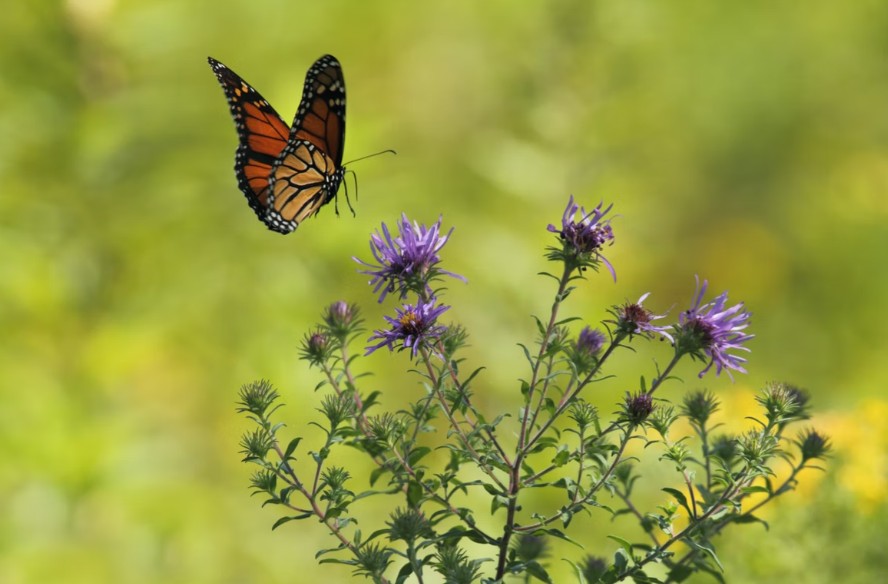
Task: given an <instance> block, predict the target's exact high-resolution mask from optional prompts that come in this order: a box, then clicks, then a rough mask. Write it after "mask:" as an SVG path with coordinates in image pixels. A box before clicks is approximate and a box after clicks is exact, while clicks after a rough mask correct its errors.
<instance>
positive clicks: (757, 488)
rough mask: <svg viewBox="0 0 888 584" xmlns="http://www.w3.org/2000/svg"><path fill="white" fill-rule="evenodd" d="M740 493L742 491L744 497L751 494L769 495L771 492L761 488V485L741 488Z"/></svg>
mask: <svg viewBox="0 0 888 584" xmlns="http://www.w3.org/2000/svg"><path fill="white" fill-rule="evenodd" d="M741 491H743V493H744V494H746V495H750V494H752V493H765V494H771V491H770V490H768V488H767V487H763V486H761V485H753V486H751V487H743V488H742V489H741Z"/></svg>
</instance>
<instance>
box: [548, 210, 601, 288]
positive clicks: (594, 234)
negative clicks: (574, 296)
mask: <svg viewBox="0 0 888 584" xmlns="http://www.w3.org/2000/svg"><path fill="white" fill-rule="evenodd" d="M603 207H604V203H599V204H598V206H597V207H595V208H594V209H592V210H591V211H589V212H588V213H587V212H586V209H585V207H580V206H579V205H577V204H576V203H575V202H574V198H573V195H571V196H570V200H568V202H567V207H566V208H565V209H564V214H563V215H562V217H561V229H558V228H557V227H555V226H554V225H552V224H550V225H549V226H548V227H547V229H548V230H549V231H551V232H552V233H557V234H558V235H559V238H560V240H561V247H560V248H556V247H552V248H549V253H548V254H547V257H548V258H549V259H550V260H553V261H563V262H565V264H566V265H567V266H568V268H570V269H571V270H574V269H580V270H583V269H585V268H592V269H593V270H596V271H597V270H598V265H599V264H604V265H605V267H607V269H608V271H610V273H611V275H612V276H613V278H614V281H616V280H617V274H616V272H615V271H614V267H613V266H612V265H611V263H610V262H609V261H607V258H605V257H604V256H603V255H601V249H602V248H603V247H604V245H605V244H606V243H611V244H612V242H613V240H614V231H613V229H612V228H611V224H610V219H605V218H604V216H605V215H607V214H608V213H609V212H610V210H611V208H613V205H610V206H608V207H607V208H606V209H603ZM578 211H579V217H577V212H578Z"/></svg>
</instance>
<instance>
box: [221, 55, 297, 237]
mask: <svg viewBox="0 0 888 584" xmlns="http://www.w3.org/2000/svg"><path fill="white" fill-rule="evenodd" d="M207 60H208V61H209V63H210V66H211V67H212V69H213V73H215V74H216V78H217V79H218V80H219V84H220V85H221V86H222V89H223V90H224V91H225V97H226V98H227V100H228V107H229V108H230V110H231V117H232V118H234V123H235V126H236V129H237V135H238V138H239V140H240V143H239V145H238V147H237V152H236V154H235V158H234V172H235V174H236V175H237V185H238V187H240V190H241V191H243V193H244V195H245V196H246V197H247V202H248V203H249V204H250V208H251V209H253V211H254V212H255V213H256V216H257V217H259V219H260V220H261V221H263V222H265V216H266V211H267V209H268V193H269V180H268V179H269V175H270V174H271V169H272V167H273V165H274V161H275V160H276V159H277V158H278V156H280V154H281V152H282V151H283V150H284V148H285V147H286V146H287V140H288V138H289V135H290V127H289V126H288V125H287V124H286V123H285V122H284V121H283V120H282V119H281V117H280V116H279V115H278V113H277V112H276V111H275V109H274V108H273V107H271V104H269V103H268V102H267V101H266V100H265V98H263V97H262V95H260V94H259V92H258V91H256V90H255V89H253V88H252V87H251V86H250V85H249V84H248V83H247V82H246V81H244V80H243V79H242V78H241V77H240V76H239V75H238V74H237V73H235V72H234V71H232V70H231V69H229V68H228V67H226V66H225V65H223V64H222V63H220V62H219V61H217V60H215V59H213V58H212V57H208V58H207ZM269 227H270V226H269Z"/></svg>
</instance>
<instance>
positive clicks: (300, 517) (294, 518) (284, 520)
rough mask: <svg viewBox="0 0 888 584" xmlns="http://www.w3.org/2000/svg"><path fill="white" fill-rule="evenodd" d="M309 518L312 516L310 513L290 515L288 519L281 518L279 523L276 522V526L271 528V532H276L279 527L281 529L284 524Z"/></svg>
mask: <svg viewBox="0 0 888 584" xmlns="http://www.w3.org/2000/svg"><path fill="white" fill-rule="evenodd" d="M309 516H310V514H309V513H304V514H302V515H288V516H287V517H281V518H280V519H278V520H277V521H275V522H274V525H272V526H271V530H272V531H274V530H275V529H277V528H278V527H280V526H281V525H283V524H284V523H289V522H290V521H293V520H296V519H304V518H306V517H309Z"/></svg>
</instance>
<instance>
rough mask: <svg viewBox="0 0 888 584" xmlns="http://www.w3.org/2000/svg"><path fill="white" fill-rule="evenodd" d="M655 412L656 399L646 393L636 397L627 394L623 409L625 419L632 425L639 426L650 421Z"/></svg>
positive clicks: (637, 394) (640, 393) (638, 394)
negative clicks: (649, 417)
mask: <svg viewBox="0 0 888 584" xmlns="http://www.w3.org/2000/svg"><path fill="white" fill-rule="evenodd" d="M653 411H654V398H653V396H651V394H649V393H646V392H639V393H636V394H635V395H630V394H628V393H627V394H626V399H625V402H624V407H623V417H624V419H625V420H626V421H628V422H629V423H630V424H632V425H634V426H637V425H639V424H641V423H642V422H644V421H645V420H647V419H648V416H650V415H651V412H653Z"/></svg>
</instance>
